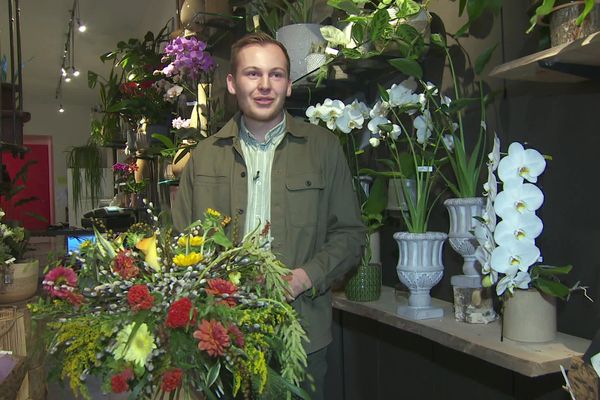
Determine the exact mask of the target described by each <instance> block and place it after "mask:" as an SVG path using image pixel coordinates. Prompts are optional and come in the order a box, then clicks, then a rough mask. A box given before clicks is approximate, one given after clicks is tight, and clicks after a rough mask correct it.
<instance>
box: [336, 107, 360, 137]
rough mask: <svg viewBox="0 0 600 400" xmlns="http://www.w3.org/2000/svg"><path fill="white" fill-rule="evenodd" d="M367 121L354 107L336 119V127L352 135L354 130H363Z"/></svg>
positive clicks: (346, 109) (345, 109)
mask: <svg viewBox="0 0 600 400" xmlns="http://www.w3.org/2000/svg"><path fill="white" fill-rule="evenodd" d="M363 122H365V119H364V117H363V115H362V113H361V112H360V110H359V109H358V108H353V107H352V105H350V106H347V107H346V108H344V111H343V112H342V115H341V116H340V117H339V118H337V119H336V121H335V126H336V127H337V128H338V129H339V130H340V131H342V132H344V133H350V132H351V131H352V130H353V129H361V128H362V126H363Z"/></svg>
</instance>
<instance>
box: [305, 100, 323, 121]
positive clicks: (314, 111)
mask: <svg viewBox="0 0 600 400" xmlns="http://www.w3.org/2000/svg"><path fill="white" fill-rule="evenodd" d="M320 107H321V104H320V103H317V105H316V106H310V107H308V108H307V109H306V116H307V117H308V120H309V122H310V123H311V124H314V125H319V119H321V110H320Z"/></svg>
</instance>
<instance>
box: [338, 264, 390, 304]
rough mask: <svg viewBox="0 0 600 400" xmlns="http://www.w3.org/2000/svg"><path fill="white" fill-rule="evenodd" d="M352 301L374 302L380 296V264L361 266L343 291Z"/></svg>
mask: <svg viewBox="0 0 600 400" xmlns="http://www.w3.org/2000/svg"><path fill="white" fill-rule="evenodd" d="M344 292H345V293H346V298H347V299H348V300H352V301H375V300H377V299H379V296H380V295H381V264H379V263H371V264H369V265H361V266H359V267H358V269H357V270H356V272H355V274H354V275H353V276H352V277H351V278H350V280H349V281H348V283H347V284H346V287H345V289H344Z"/></svg>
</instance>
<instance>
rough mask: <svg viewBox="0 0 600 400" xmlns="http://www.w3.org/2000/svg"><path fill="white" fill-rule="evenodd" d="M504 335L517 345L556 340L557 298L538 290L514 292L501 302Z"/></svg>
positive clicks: (516, 290)
mask: <svg viewBox="0 0 600 400" xmlns="http://www.w3.org/2000/svg"><path fill="white" fill-rule="evenodd" d="M502 323H503V335H504V337H505V338H507V339H511V340H517V341H519V342H528V343H543V342H550V341H552V340H554V339H555V338H556V297H553V296H548V295H545V294H542V293H540V292H539V291H538V290H537V289H533V288H531V289H528V290H520V289H515V291H514V294H513V295H512V296H510V297H508V298H507V299H506V300H505V301H504V312H503V316H502Z"/></svg>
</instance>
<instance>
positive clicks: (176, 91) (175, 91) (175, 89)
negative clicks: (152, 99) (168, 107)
mask: <svg viewBox="0 0 600 400" xmlns="http://www.w3.org/2000/svg"><path fill="white" fill-rule="evenodd" d="M181 92H183V87H181V86H179V85H173V86H171V87H170V88H169V89H168V90H167V92H166V93H165V95H164V96H163V97H164V99H165V100H166V101H168V102H170V103H173V102H174V101H175V100H176V99H177V97H179V95H180V94H181Z"/></svg>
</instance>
